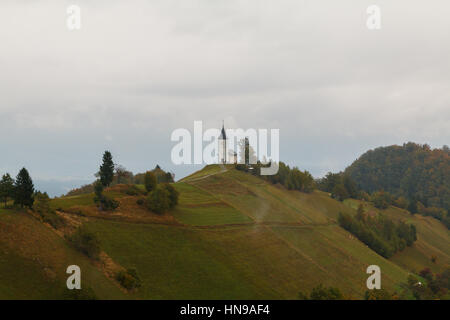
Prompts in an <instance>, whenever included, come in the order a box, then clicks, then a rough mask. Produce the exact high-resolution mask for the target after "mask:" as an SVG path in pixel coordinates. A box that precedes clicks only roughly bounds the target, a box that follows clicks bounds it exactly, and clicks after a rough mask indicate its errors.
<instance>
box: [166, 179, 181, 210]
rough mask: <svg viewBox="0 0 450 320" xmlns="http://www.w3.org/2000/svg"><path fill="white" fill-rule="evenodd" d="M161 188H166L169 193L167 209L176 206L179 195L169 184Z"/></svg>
mask: <svg viewBox="0 0 450 320" xmlns="http://www.w3.org/2000/svg"><path fill="white" fill-rule="evenodd" d="M163 187H164V188H166V190H167V192H168V193H169V208H171V209H172V208H174V207H175V206H176V205H177V204H178V197H179V195H180V194H179V193H178V191H177V190H176V189H175V188H174V187H173V186H172V185H171V184H168V183H166V184H164V185H163Z"/></svg>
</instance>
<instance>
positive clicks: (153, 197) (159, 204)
mask: <svg viewBox="0 0 450 320" xmlns="http://www.w3.org/2000/svg"><path fill="white" fill-rule="evenodd" d="M145 206H146V207H147V208H148V209H149V210H151V211H153V212H155V213H158V214H163V213H165V212H166V211H167V210H169V208H170V195H169V191H167V188H165V187H157V188H156V189H155V190H153V191H152V192H150V194H149V195H148V197H147V199H146V201H145Z"/></svg>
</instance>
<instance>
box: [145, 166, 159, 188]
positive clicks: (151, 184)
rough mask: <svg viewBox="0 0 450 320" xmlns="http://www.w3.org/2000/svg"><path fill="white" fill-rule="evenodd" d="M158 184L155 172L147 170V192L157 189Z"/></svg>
mask: <svg viewBox="0 0 450 320" xmlns="http://www.w3.org/2000/svg"><path fill="white" fill-rule="evenodd" d="M157 184H158V181H157V180H156V176H155V174H154V173H153V172H151V171H147V172H146V173H145V176H144V185H145V190H147V192H152V191H153V190H155V189H156V185H157Z"/></svg>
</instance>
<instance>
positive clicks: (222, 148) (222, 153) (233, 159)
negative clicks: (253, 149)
mask: <svg viewBox="0 0 450 320" xmlns="http://www.w3.org/2000/svg"><path fill="white" fill-rule="evenodd" d="M218 153H219V159H218V160H219V164H227V163H234V164H236V163H237V153H236V152H235V151H233V150H228V149H227V133H226V131H225V123H222V131H221V132H220V136H219V152H218Z"/></svg>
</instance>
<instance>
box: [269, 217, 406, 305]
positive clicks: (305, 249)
mask: <svg viewBox="0 0 450 320" xmlns="http://www.w3.org/2000/svg"><path fill="white" fill-rule="evenodd" d="M272 229H273V230H274V231H275V232H276V233H277V234H278V235H280V236H281V237H282V238H283V239H285V240H286V241H287V242H288V243H289V244H290V245H292V246H294V247H295V249H296V250H297V251H298V252H299V253H301V254H302V255H304V257H305V258H306V259H310V261H311V262H313V263H314V264H315V265H316V266H317V267H318V268H319V269H321V270H322V271H323V272H325V273H326V276H325V277H320V276H319V274H317V276H316V277H315V281H319V282H322V283H324V284H327V285H330V286H335V287H338V288H340V289H341V290H342V291H343V292H346V293H347V294H350V295H351V296H353V297H354V298H361V297H362V293H363V292H365V290H367V287H366V280H367V277H368V275H367V273H366V269H367V267H368V266H369V265H378V266H379V267H380V268H381V271H382V282H383V287H384V288H385V289H388V290H389V291H391V292H393V291H394V290H395V288H396V286H397V284H398V283H400V282H405V281H406V279H407V276H408V272H407V271H406V270H404V269H402V268H401V267H399V266H397V265H396V264H395V263H393V262H391V261H389V260H387V259H384V258H383V257H381V256H379V255H378V254H376V253H375V252H374V251H372V250H370V249H369V248H367V246H366V245H364V244H363V243H362V242H360V241H359V240H358V239H356V238H355V237H353V236H352V235H351V234H350V233H348V232H346V231H345V230H343V229H342V228H340V227H339V226H337V225H330V226H314V227H310V226H307V227H290V228H289V227H272ZM309 272H310V274H311V276H313V270H310V271H309Z"/></svg>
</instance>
